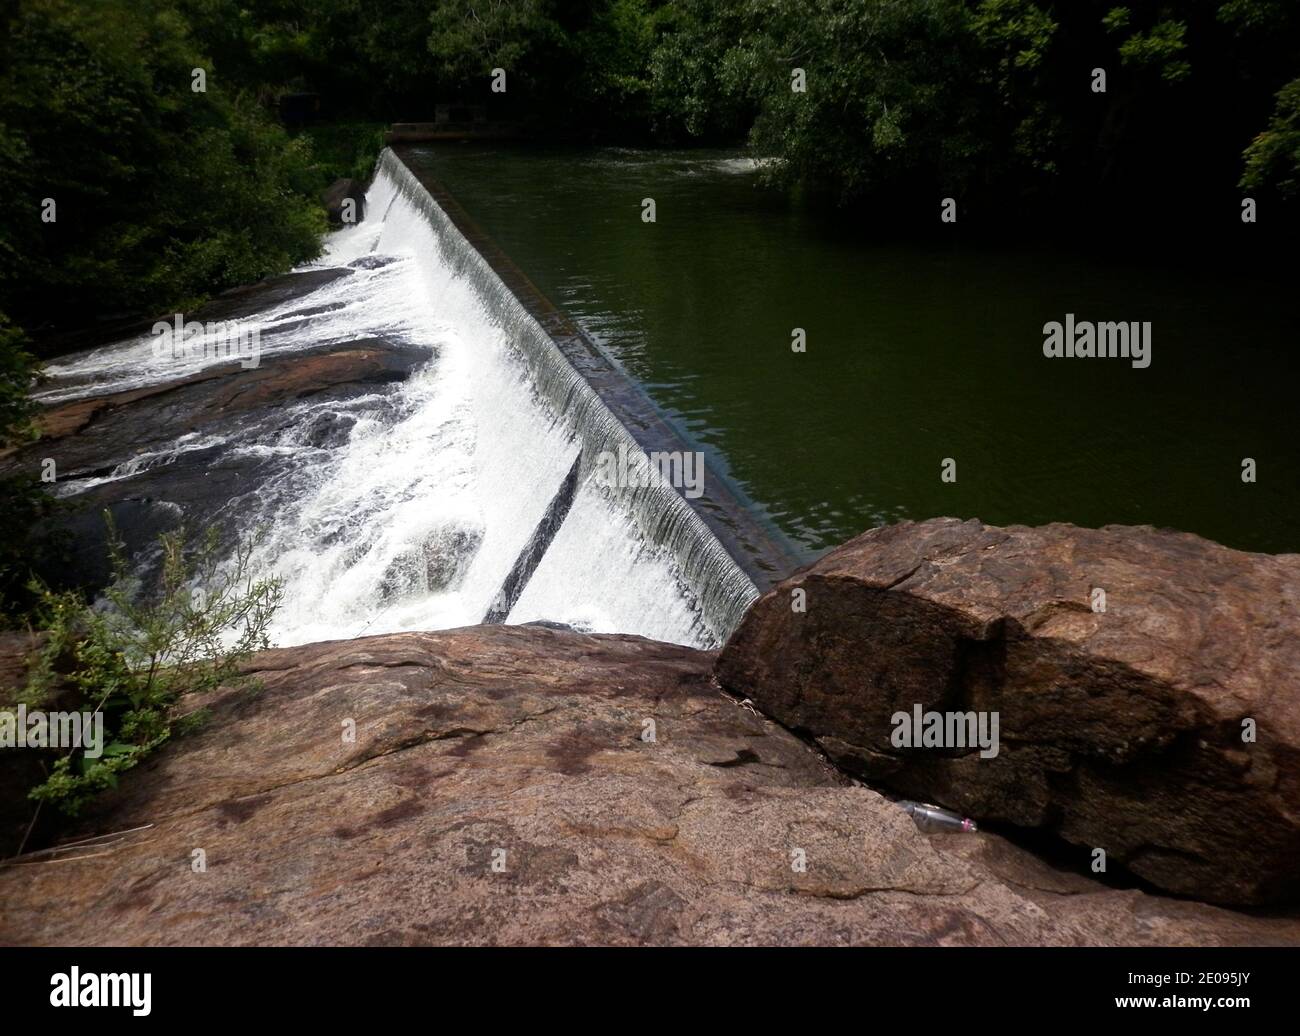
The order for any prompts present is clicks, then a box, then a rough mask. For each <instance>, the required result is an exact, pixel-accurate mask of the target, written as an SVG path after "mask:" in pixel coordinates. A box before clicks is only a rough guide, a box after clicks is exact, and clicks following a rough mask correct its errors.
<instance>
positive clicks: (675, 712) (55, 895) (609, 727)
mask: <svg viewBox="0 0 1300 1036" xmlns="http://www.w3.org/2000/svg"><path fill="white" fill-rule="evenodd" d="M713 661H714V656H713V655H712V654H709V653H704V652H699V651H694V650H691V649H689V648H684V647H677V646H674V645H669V644H659V643H655V642H653V641H647V640H643V639H641V638H638V637H629V636H584V635H579V634H573V633H562V632H557V631H552V630H547V629H539V628H536V627H532V628H525V627H507V626H492V627H471V628H468V629H463V630H452V631H447V632H442V633H408V634H401V635H392V636H382V637H370V638H365V639H361V640H355V641H349V642H339V643H328V644H315V645H310V646H306V647H298V648H290V649H285V650H280V651H270V652H264V653H263V654H261V655H259V656H257V657H256V658H255V659H254V661H253V662H252V664H251V666H250V669H251V670H252V671H253V672H255V673H256V675H257V676H258V677H259V678H260V679H261V681H262V683H263V689H262V690H261V691H260V692H259V693H249V692H247V691H237V690H228V689H227V690H221V691H217V692H214V693H213V694H211V695H209V696H207V697H206V698H205V701H204V703H205V704H206V705H207V706H208V707H209V708H210V709H211V712H212V718H211V720H210V721H209V723H208V724H207V725H206V726H205V727H204V728H203V729H202V730H201V731H199V732H198V733H197V734H194V735H190V736H187V737H184V738H179V739H177V740H175V741H174V742H172V743H170V744H169V745H168V746H167V747H166V748H165V749H164V750H163V751H162V752H161V753H160V754H159V755H158V756H156V757H155V758H154V759H153V760H152V761H150V762H147V763H146V764H144V765H143V766H141V767H140V768H139V769H138V770H136V771H133V772H132V773H130V774H129V775H126V777H124V779H123V781H122V783H121V785H120V787H119V789H118V790H117V791H116V792H114V793H112V795H111V796H110V797H109V798H108V799H106V800H105V801H104V802H103V803H102V804H101V811H100V812H99V813H98V814H97V815H96V816H95V817H94V819H93V821H90V822H87V823H86V824H85V825H84V826H83V827H82V829H80V830H77V831H74V832H69V834H68V837H69V839H72V838H76V837H86V836H89V835H95V834H102V835H110V834H112V833H113V832H125V831H128V829H130V828H133V827H137V826H139V825H152V826H150V827H148V828H147V829H145V830H141V831H133V832H130V833H128V834H123V835H119V836H117V837H109V838H104V839H103V840H102V841H101V842H98V843H94V844H93V846H92V848H93V853H92V852H89V851H83V852H79V853H61V854H60V856H59V858H60V862H59V863H57V864H55V863H49V862H42V861H44V859H45V858H44V857H29V858H28V860H27V861H26V862H27V865H24V866H13V867H3V868H0V901H2V902H4V904H5V909H4V911H3V912H0V942H3V943H6V944H22V945H30V944H50V943H55V944H88V945H94V944H105V943H111V944H113V945H135V944H169V945H189V944H220V945H234V944H250V943H274V944H352V943H361V944H374V945H409V944H487V943H501V944H530V945H537V944H552V943H555V944H611V945H636V944H677V943H697V944H771V943H783V944H827V943H834V944H848V943H856V944H909V945H914V944H922V945H949V944H963V945H964V944H991V945H1000V944H1007V943H1017V944H1024V943H1032V944H1068V945H1076V944H1115V943H1119V944H1153V943H1154V944H1241V943H1268V944H1296V943H1297V942H1300V922H1297V921H1296V920H1295V919H1287V918H1268V917H1263V916H1247V915H1241V914H1236V913H1233V912H1231V911H1227V910H1222V909H1218V908H1214V907H1206V906H1202V905H1198V904H1195V903H1190V902H1184V901H1177V900H1169V899H1163V898H1160V897H1157V896H1151V895H1147V894H1144V893H1142V892H1138V891H1134V890H1126V891H1121V890H1117V889H1108V888H1105V887H1103V886H1101V885H1098V884H1097V883H1095V882H1094V881H1091V880H1090V879H1088V878H1086V877H1083V876H1080V875H1077V874H1074V873H1070V872H1066V871H1060V870H1057V869H1055V868H1053V867H1050V866H1048V865H1046V864H1044V863H1042V862H1041V861H1039V860H1037V859H1035V858H1034V857H1033V856H1031V855H1029V854H1028V853H1026V852H1025V851H1024V850H1022V849H1019V848H1017V847H1016V846H1013V845H1011V844H1009V843H1007V842H1006V841H1004V840H1002V839H1000V838H998V837H997V836H995V835H990V834H985V833H981V834H976V835H956V836H926V835H924V834H922V833H921V832H919V831H917V829H916V827H915V825H914V824H913V823H912V821H911V820H910V819H909V818H908V816H907V815H906V814H905V813H904V812H902V811H901V810H900V809H898V808H897V807H896V806H894V805H892V804H891V803H889V802H887V801H886V800H885V799H884V798H882V797H881V796H880V795H877V794H876V793H875V792H872V791H869V790H867V789H866V788H863V787H857V786H853V785H851V784H849V783H848V782H847V781H846V780H845V779H844V778H843V777H841V776H839V775H838V774H837V773H836V772H835V771H834V770H832V769H831V768H830V767H829V766H827V765H826V764H825V762H824V761H823V760H822V758H821V757H820V756H819V755H818V754H816V753H815V752H813V751H810V750H809V749H808V747H807V746H806V745H804V744H803V743H802V742H800V741H798V740H797V739H795V738H794V737H792V736H791V735H790V734H788V733H787V732H785V731H784V730H783V729H781V728H780V727H778V726H776V725H775V724H773V723H772V722H770V721H768V720H765V719H764V718H762V717H760V716H758V715H756V714H754V713H753V712H751V711H750V710H749V709H747V708H743V707H741V706H739V705H737V704H736V703H734V702H733V701H731V700H730V699H728V698H726V697H725V696H724V695H723V694H721V693H720V692H719V690H718V688H717V687H716V686H715V685H714V684H713V683H712V682H711V680H710V670H711V668H712V665H713ZM188 704H190V703H187V705H188ZM193 704H199V702H198V701H194V702H193ZM345 720H351V721H353V723H355V730H356V737H355V739H354V740H346V739H344V738H342V737H341V736H340V732H341V730H342V729H343V723H344V721H345ZM647 721H652V722H653V726H652V727H651V726H648V725H647ZM651 733H652V734H653V737H650V736H648V735H649V734H651ZM196 848H202V849H203V850H204V852H205V855H206V865H207V869H206V871H205V872H203V873H195V872H194V871H192V870H191V859H192V854H193V852H194V850H195V849H196ZM796 850H799V851H800V853H796V852H795V851H796ZM77 857H81V858H77ZM799 859H802V861H803V863H804V864H806V866H802V865H800V866H795V863H796V862H797V861H798V860H799Z"/></svg>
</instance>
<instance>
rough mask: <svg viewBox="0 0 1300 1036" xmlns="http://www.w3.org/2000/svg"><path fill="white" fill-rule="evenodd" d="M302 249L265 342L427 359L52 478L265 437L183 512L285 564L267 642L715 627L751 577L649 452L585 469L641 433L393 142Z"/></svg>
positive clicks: (61, 386) (80, 381)
mask: <svg viewBox="0 0 1300 1036" xmlns="http://www.w3.org/2000/svg"><path fill="white" fill-rule="evenodd" d="M302 272H303V273H311V274H312V275H313V276H317V277H319V278H320V279H321V283H320V285H319V287H313V289H312V290H311V291H310V293H308V294H306V295H303V296H301V297H296V298H293V299H290V300H288V301H284V302H278V303H274V304H270V305H268V306H266V307H265V308H264V309H262V310H261V311H260V312H257V313H254V314H252V315H251V316H252V317H253V318H255V319H256V321H257V322H258V323H259V324H260V326H261V327H262V337H261V342H262V356H263V358H264V359H267V358H277V357H278V358H284V357H292V356H293V354H295V353H297V352H302V351H306V350H319V349H320V348H321V347H322V346H327V347H332V346H335V345H338V346H343V345H346V344H347V343H349V342H358V341H364V342H366V343H369V344H370V345H372V346H373V345H374V344H375V343H392V344H393V345H395V346H401V347H403V348H405V349H407V350H409V351H412V352H414V353H415V354H416V355H420V356H424V357H426V358H425V359H423V360H422V361H419V362H417V363H416V364H415V366H414V368H413V369H412V370H411V371H410V374H409V375H408V376H407V377H406V379H405V380H403V381H401V382H399V383H397V384H396V385H385V386H376V387H373V389H367V390H366V391H364V392H360V393H356V394H353V395H350V396H346V397H344V398H329V397H324V398H322V399H317V398H315V397H308V398H304V399H301V400H297V401H294V402H292V403H288V404H285V405H284V407H283V408H281V409H277V410H276V411H275V414H274V419H273V420H268V419H265V418H263V419H260V420H254V419H248V420H245V421H244V422H243V423H242V424H236V425H233V426H226V425H222V426H219V427H211V428H208V429H206V430H205V433H204V435H203V437H202V439H201V440H198V439H196V440H195V441H194V442H177V443H176V444H175V447H174V450H173V451H171V452H170V453H169V451H167V450H164V451H162V455H161V456H156V455H153V454H151V455H150V456H149V457H147V458H146V457H141V458H130V457H124V458H120V459H117V461H116V463H115V466H113V467H112V468H111V471H110V472H109V473H108V474H107V475H106V474H105V473H104V471H102V470H101V471H99V472H97V473H95V475H94V477H86V478H82V479H78V478H77V477H72V478H70V479H69V480H68V481H67V482H66V484H64V485H63V487H62V490H61V491H62V492H63V493H64V494H65V495H70V496H75V495H77V494H78V493H80V492H88V491H93V490H94V489H95V488H96V487H97V486H102V485H103V484H104V483H106V482H116V483H120V482H121V480H124V479H125V480H129V479H131V478H134V477H137V476H138V473H139V472H141V471H147V470H151V469H156V468H159V467H161V466H165V465H167V464H169V463H171V461H172V460H174V459H175V458H178V457H183V456H190V457H196V456H202V457H204V458H208V457H212V458H217V459H216V460H214V461H213V462H214V463H220V459H221V458H231V457H237V456H244V457H252V458H256V460H257V462H258V465H259V466H258V468H257V470H258V471H259V472H269V474H266V475H264V477H263V476H259V477H260V481H259V482H258V483H257V484H255V485H251V486H249V487H248V488H247V490H246V491H243V492H239V493H237V494H236V495H235V496H233V497H232V498H231V499H229V500H221V501H215V502H214V506H213V508H212V511H211V513H205V514H203V515H199V516H193V515H192V516H190V520H191V521H192V522H205V523H206V522H212V523H215V524H222V525H232V524H233V525H234V526H236V527H237V530H238V531H241V532H251V531H252V530H253V529H254V528H258V529H261V530H262V537H263V538H262V540H261V542H260V543H259V545H258V547H257V550H256V551H255V553H254V563H255V565H257V566H258V567H259V568H261V569H262V570H264V571H270V572H274V573H276V574H278V575H279V576H280V577H281V578H282V579H283V580H284V582H285V600H284V604H283V605H282V607H281V610H280V612H279V613H278V614H277V616H276V620H275V624H274V626H273V628H272V637H273V639H274V640H275V641H276V642H277V643H280V644H296V643H307V642H310V641H315V640H325V639H337V638H347V637H354V636H359V635H362V634H367V633H381V632H392V631H398V630H404V629H446V628H452V627H456V626H463V625H472V624H475V623H478V622H481V621H483V620H484V618H485V617H490V618H491V619H492V621H506V622H510V623H522V622H529V621H538V620H549V621H552V622H562V623H567V624H569V625H571V626H573V627H575V628H577V629H582V630H589V631H593V632H620V633H636V634H641V635H643V636H646V637H651V638H654V639H657V640H666V641H672V642H677V643H683V644H690V645H695V646H700V647H713V646H717V645H719V644H720V643H722V642H723V641H724V640H725V639H726V637H727V636H728V635H729V634H730V633H731V631H732V630H733V629H734V628H735V626H736V625H737V624H738V622H739V621H740V618H741V616H742V615H743V614H744V611H745V609H746V608H747V607H748V606H749V604H750V603H751V602H752V601H753V600H754V598H755V597H756V596H757V594H758V591H757V589H756V587H755V585H754V582H753V581H751V579H750V578H749V576H748V575H746V573H745V572H744V571H743V570H742V569H741V568H740V567H739V566H738V565H737V563H736V561H735V560H734V559H733V557H732V555H731V554H729V553H728V551H727V550H726V549H725V548H724V547H723V545H722V543H721V542H719V540H718V538H717V537H716V536H715V535H714V533H713V532H712V531H711V530H710V528H709V526H708V525H706V523H705V522H704V521H702V520H701V518H700V516H699V514H697V513H696V511H695V510H694V509H693V508H692V506H691V505H690V503H689V502H688V501H687V500H685V499H684V498H683V497H682V495H681V494H680V493H679V492H678V490H677V489H675V488H674V487H673V486H671V485H669V484H668V482H666V481H665V480H664V479H663V478H662V477H660V476H659V474H658V472H654V471H652V472H651V477H649V478H647V479H641V480H636V484H633V485H628V486H621V485H618V484H611V483H610V482H609V480H608V479H602V478H599V477H597V476H598V471H599V465H600V458H601V457H602V455H618V454H619V451H620V449H621V450H623V451H625V452H626V453H627V454H628V455H637V456H642V455H643V454H641V453H640V446H639V445H638V442H637V440H636V439H635V438H634V436H633V435H632V434H631V433H630V432H629V431H628V430H627V428H626V427H624V425H623V424H622V423H620V421H619V420H618V418H617V417H616V416H615V414H614V413H613V412H612V411H611V409H610V407H609V406H607V405H606V403H605V402H604V401H603V400H602V398H601V396H600V395H599V394H598V393H597V392H596V390H595V389H594V388H593V387H592V386H591V384H590V383H589V382H588V381H587V380H586V379H585V378H584V377H583V376H582V374H580V373H579V372H578V370H577V369H575V367H574V366H573V364H572V363H571V362H570V360H569V359H568V358H567V357H566V355H565V354H564V352H563V351H562V350H561V348H560V347H559V346H557V344H556V341H555V340H554V339H553V338H552V337H551V335H550V334H548V332H547V331H546V329H545V328H544V327H543V326H542V325H541V323H539V321H538V320H537V319H536V318H535V317H534V316H533V315H532V313H530V312H529V310H528V308H527V307H526V306H525V305H523V304H522V303H521V301H520V299H519V298H518V297H517V296H516V295H515V294H514V293H513V292H512V291H511V289H510V288H509V287H508V286H507V285H506V283H505V282H504V281H503V280H502V279H501V277H500V276H499V275H498V274H497V273H496V272H495V271H494V269H493V268H492V266H491V265H490V264H489V263H488V262H487V260H486V259H485V258H484V257H483V255H482V254H481V253H480V252H479V251H478V250H477V249H476V248H475V247H474V245H472V244H471V243H470V241H469V240H468V239H467V238H466V237H465V235H464V234H463V233H462V232H461V231H460V230H459V229H458V227H457V226H456V224H455V222H454V221H453V220H452V219H451V218H450V217H449V215H448V213H447V212H446V211H445V210H444V208H443V207H442V206H440V205H439V204H438V202H437V201H436V200H435V199H434V197H433V196H432V194H431V193H430V192H429V190H428V189H426V187H425V186H424V185H423V184H422V183H421V181H420V179H419V178H418V177H417V176H415V175H414V174H413V173H412V172H411V171H410V170H409V169H408V168H407V166H406V165H404V164H403V162H402V161H401V160H400V158H399V157H398V156H397V155H395V154H394V153H393V152H392V151H387V150H386V151H385V152H384V153H383V155H382V156H381V158H380V161H379V164H378V167H377V170H376V175H375V178H374V181H373V183H372V185H371V187H370V190H369V191H368V193H367V196H366V207H365V216H364V218H363V219H362V221H361V222H360V223H358V224H357V225H355V226H352V227H348V228H345V229H344V230H342V231H339V232H337V233H335V234H333V235H331V236H330V238H329V239H328V241H327V245H326V250H325V254H324V256H323V258H322V259H320V260H318V261H317V262H316V263H313V264H309V268H307V269H305V270H303V271H302ZM334 274H337V276H334ZM151 357H152V353H151V348H150V341H149V338H148V336H141V337H137V338H135V339H131V340H128V341H125V342H119V343H115V344H114V345H112V346H109V347H106V348H102V349H97V350H94V351H92V352H90V353H85V354H82V355H80V356H76V357H70V358H65V359H63V360H61V361H59V362H58V363H57V364H54V365H51V367H50V368H49V370H48V373H49V374H50V381H49V383H48V385H47V386H46V388H45V389H44V390H43V391H44V395H45V397H46V399H47V401H50V402H58V401H65V400H68V399H74V398H78V397H82V396H87V395H93V394H95V393H96V392H97V391H103V390H104V389H105V388H112V389H121V388H136V387H139V386H141V385H147V384H151V383H159V382H164V381H166V380H168V379H169V378H174V377H175V371H174V369H171V368H169V367H168V366H167V365H166V364H164V363H157V362H154V360H153V359H152V358H151ZM196 362H197V363H198V364H200V365H201V364H202V363H203V362H204V361H203V360H202V359H201V358H200V359H199V360H197V361H196ZM200 447H201V449H200ZM187 451H188V452H187ZM118 488H119V489H120V488H121V487H120V485H119V486H118Z"/></svg>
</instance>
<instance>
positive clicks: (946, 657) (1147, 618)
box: [717, 519, 1300, 904]
mask: <svg viewBox="0 0 1300 1036" xmlns="http://www.w3.org/2000/svg"><path fill="white" fill-rule="evenodd" d="M1098 590H1100V591H1102V592H1104V598H1103V596H1102V595H1101V594H1098V593H1097V592H1096V591H1098ZM796 591H802V594H800V593H796ZM798 607H803V608H806V610H805V611H799V610H796V609H797V608H798ZM1103 609H1104V610H1103ZM717 675H718V680H719V682H720V683H721V684H722V685H723V686H724V687H725V688H727V689H728V690H730V691H731V692H733V693H734V694H736V695H739V696H742V697H747V698H751V699H753V701H754V702H756V703H757V704H758V705H759V706H760V707H761V708H762V709H764V710H765V711H766V712H768V713H769V714H770V715H772V716H774V717H775V718H777V719H778V720H780V721H781V722H782V723H784V724H786V725H787V726H789V727H792V728H795V729H798V730H802V731H806V732H807V733H809V734H811V735H812V736H814V737H815V738H816V739H817V740H818V741H819V742H820V744H821V745H822V746H823V747H824V748H825V749H826V751H827V752H828V754H829V755H830V756H831V757H832V758H833V759H834V760H835V761H836V762H837V763H839V764H840V765H842V766H844V767H845V768H847V769H848V770H850V771H851V772H856V773H858V774H860V775H862V776H864V777H866V778H868V779H872V780H875V781H880V782H884V783H886V784H887V785H889V786H891V787H893V788H896V789H898V790H899V791H901V792H903V793H905V794H907V795H910V796H913V797H918V798H927V799H933V800H936V801H938V802H940V803H942V804H944V805H947V806H950V807H952V808H955V809H958V810H961V811H964V812H967V813H969V814H971V815H973V816H975V817H978V818H982V819H987V820H996V821H1003V822H1006V823H1009V824H1015V825H1019V826H1021V827H1029V828H1041V829H1045V830H1048V831H1050V832H1053V833H1055V834H1056V835H1059V836H1060V837H1061V838H1063V839H1065V840H1066V841H1068V842H1070V843H1073V844H1074V845H1075V846H1077V847H1078V850H1077V858H1078V859H1079V860H1080V862H1084V861H1087V862H1089V863H1090V862H1091V861H1092V860H1094V859H1100V857H1099V856H1097V855H1096V853H1095V850H1097V849H1101V850H1104V851H1105V854H1106V858H1107V860H1108V861H1109V862H1112V863H1114V862H1120V863H1122V864H1124V865H1125V866H1126V867H1127V868H1128V869H1129V870H1130V871H1131V872H1133V873H1135V874H1137V875H1139V876H1141V877H1142V878H1145V879H1147V880H1148V881H1150V882H1152V883H1153V884H1155V885H1158V886H1160V887H1162V888H1164V889H1168V890H1170V891H1173V892H1178V893H1183V894H1187V895H1192V896H1196V897H1198V898H1202V899H1208V900H1212V901H1216V902H1222V903H1233V904H1252V903H1267V902H1277V901H1284V900H1288V899H1294V898H1295V896H1296V894H1297V891H1298V890H1300V864H1298V863H1297V861H1300V555H1284V556H1277V557H1273V556H1268V555H1261V554H1244V553H1241V552H1238V551H1234V550H1229V549H1227V548H1226V547H1222V546H1219V545H1217V544H1214V543H1210V542H1208V541H1206V540H1203V539H1200V538H1198V537H1196V536H1191V535H1187V534H1182V533H1173V532H1162V531H1157V530H1154V529H1151V528H1120V527H1113V526H1112V527H1107V528H1104V529H1095V530H1094V529H1080V528H1075V527H1073V526H1068V525H1049V526H1045V527H1042V528H1036V529H1030V528H1023V527H1011V528H1005V529H1000V528H992V527H988V526H984V525H981V524H980V523H979V522H976V521H968V522H961V521H958V520H956V519H938V520H934V521H928V522H922V523H919V524H916V523H911V522H905V523H902V524H899V525H894V526H889V527H886V528H881V529H876V530H873V531H871V532H868V533H866V534H864V535H862V536H859V537H858V538H857V539H855V540H853V541H852V542H850V543H848V544H846V545H845V546H843V547H840V548H839V549H837V550H834V551H832V552H831V553H830V554H828V555H827V556H826V557H824V558H822V559H821V560H820V561H818V562H817V563H816V564H815V565H813V566H811V567H810V568H808V569H806V570H805V571H803V572H801V573H798V574H796V575H795V576H793V577H792V578H791V579H789V580H787V581H786V582H785V583H784V584H782V585H780V586H778V587H777V588H775V589H774V590H773V591H772V592H771V593H769V594H768V595H767V596H766V597H764V598H763V599H762V600H760V601H759V602H758V603H757V604H756V605H755V606H754V608H753V609H752V610H751V611H750V613H749V614H748V615H747V617H746V618H745V620H744V622H743V624H742V625H741V627H740V629H739V630H738V631H737V632H736V634H735V635H734V636H733V637H732V639H731V641H730V643H729V644H728V645H727V647H726V649H725V650H724V652H723V654H722V656H721V659H720V661H719V665H718V670H717ZM917 712H921V713H922V715H923V716H924V714H925V713H931V712H937V713H957V712H966V713H968V714H969V713H970V712H974V713H977V714H983V715H982V717H981V718H985V719H987V718H988V717H989V716H990V715H991V714H996V715H997V718H998V725H999V740H1000V745H999V748H998V751H997V754H996V756H991V755H990V753H989V752H988V751H981V750H980V748H979V747H970V744H969V742H970V741H971V740H972V739H970V738H967V746H966V747H955V746H953V745H951V744H949V745H947V746H945V747H938V748H936V747H915V745H916V743H917V742H912V743H911V744H910V745H909V744H908V743H907V742H903V743H902V744H901V745H900V744H899V743H898V742H899V741H901V740H902V739H901V738H900V737H898V736H897V735H896V731H906V729H907V726H908V724H907V723H905V722H904V721H902V720H901V719H898V721H897V722H896V719H897V717H898V715H899V714H900V713H903V714H907V715H908V716H909V717H913V716H915V715H916V713H917ZM954 729H955V728H954ZM918 736H919V735H918Z"/></svg>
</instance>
